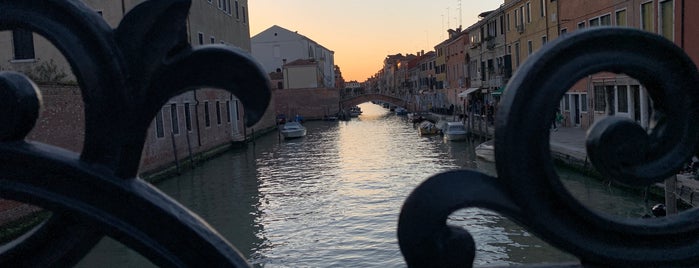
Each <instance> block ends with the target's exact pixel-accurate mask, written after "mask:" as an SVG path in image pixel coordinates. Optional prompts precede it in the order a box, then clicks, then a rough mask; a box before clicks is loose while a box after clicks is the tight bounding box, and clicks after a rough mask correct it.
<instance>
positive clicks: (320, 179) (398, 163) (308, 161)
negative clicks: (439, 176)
mask: <svg viewBox="0 0 699 268" xmlns="http://www.w3.org/2000/svg"><path fill="white" fill-rule="evenodd" d="M361 107H362V109H363V110H364V114H363V115H362V116H360V117H359V118H355V119H352V121H349V122H322V121H318V122H307V123H306V127H307V128H308V136H306V137H304V138H301V139H297V140H288V141H284V140H279V139H278V136H277V135H276V133H273V134H269V135H267V136H265V137H262V138H260V139H258V140H257V141H256V142H255V145H254V146H249V147H248V148H246V149H241V150H237V151H233V152H229V153H226V154H224V155H222V156H221V157H218V158H216V159H213V160H211V161H209V162H206V163H204V164H203V165H201V166H199V167H197V168H196V169H194V170H192V171H189V172H186V173H185V174H183V175H181V176H179V177H176V178H173V179H170V180H167V181H164V182H162V183H160V184H158V185H157V187H158V188H160V189H161V190H163V191H164V192H166V193H167V194H169V195H171V196H172V197H174V198H175V199H176V200H178V201H180V202H181V203H182V204H184V205H185V206H187V207H189V208H190V209H191V210H192V211H194V212H196V213H198V214H199V215H200V216H201V217H202V218H204V219H205V220H206V221H207V222H209V223H210V224H211V225H212V226H213V227H214V228H216V229H217V230H218V231H219V232H220V233H221V234H222V235H223V236H225V237H226V238H227V239H228V240H229V241H230V242H231V243H233V244H234V245H235V246H236V247H237V248H238V249H239V250H240V251H241V252H242V253H243V254H244V255H245V256H246V257H247V258H248V259H249V261H250V262H251V263H252V264H254V265H256V266H264V267H405V263H404V261H403V258H402V256H401V254H400V250H399V248H398V243H397V238H396V226H397V220H398V214H399V212H400V208H401V206H402V204H403V202H404V200H405V198H406V197H407V196H408V194H409V193H410V192H411V191H412V190H413V189H414V188H415V187H416V186H417V185H418V184H419V183H420V182H422V181H424V180H425V179H426V178H428V177H429V176H430V175H433V174H435V173H439V172H443V171H447V170H451V169H458V168H474V169H478V170H480V171H481V172H484V173H487V174H491V175H494V174H495V166H494V164H493V163H489V162H483V161H480V160H479V159H477V158H476V156H475V154H474V152H473V147H474V145H475V144H474V143H470V142H445V141H443V140H442V139H441V137H439V136H434V137H420V136H418V135H417V130H416V129H415V128H414V127H413V126H412V124H410V123H408V122H407V121H406V119H405V118H404V117H399V116H395V115H393V114H391V113H389V112H388V111H387V110H386V109H384V108H382V107H380V106H378V105H373V104H369V103H366V104H363V105H361ZM559 174H560V176H561V177H563V178H564V179H565V180H564V183H565V184H566V186H567V187H568V188H569V191H571V192H572V193H573V194H574V195H575V196H576V197H577V198H578V199H579V200H581V201H582V202H584V203H585V204H587V205H588V206H590V207H593V208H595V209H597V210H600V211H604V212H607V213H611V214H616V215H621V216H628V217H639V216H640V215H642V214H643V213H645V212H646V211H645V207H646V206H645V203H644V201H643V200H642V198H641V197H640V196H639V195H638V194H631V193H626V192H623V191H620V190H617V189H613V188H610V187H608V186H607V185H604V184H602V183H599V182H596V181H594V180H590V179H589V178H586V177H584V176H582V175H579V174H576V173H573V172H570V171H566V170H560V171H559ZM449 222H450V223H451V224H455V225H459V226H463V227H464V228H466V229H467V230H468V231H469V232H470V233H471V234H472V235H473V236H474V239H475V241H476V243H477V248H478V251H477V255H476V261H475V262H476V265H509V264H526V263H541V262H560V261H575V258H574V257H572V256H570V255H568V254H565V253H562V252H560V251H558V250H557V249H555V248H552V247H551V246H549V245H547V244H546V243H544V242H542V241H541V240H539V239H537V238H536V237H533V236H532V235H531V234H529V233H528V232H526V231H525V230H524V229H522V228H521V227H519V226H517V225H516V224H514V223H513V222H511V221H509V220H507V219H506V218H503V217H501V216H499V215H498V214H496V213H493V212H490V211H486V210H481V209H464V210H460V211H457V212H455V213H454V214H453V215H452V216H450V219H449ZM202 261H203V262H205V260H202ZM113 264H118V265H117V266H120V267H121V266H128V267H142V266H150V265H151V264H150V263H149V262H148V260H146V259H144V258H143V257H141V256H139V255H138V254H137V253H134V252H133V251H131V250H129V249H127V248H126V247H124V246H123V245H121V244H119V243H118V242H115V241H114V240H112V239H109V238H105V239H103V240H102V241H101V242H100V244H99V245H98V246H97V247H96V248H95V249H94V250H93V251H92V252H91V253H90V254H89V255H88V256H87V257H86V258H85V259H84V260H83V261H82V262H81V263H80V264H79V266H82V267H102V266H110V265H113Z"/></svg>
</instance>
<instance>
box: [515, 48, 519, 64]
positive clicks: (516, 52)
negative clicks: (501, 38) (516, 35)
mask: <svg viewBox="0 0 699 268" xmlns="http://www.w3.org/2000/svg"><path fill="white" fill-rule="evenodd" d="M515 66H519V42H518V43H515Z"/></svg>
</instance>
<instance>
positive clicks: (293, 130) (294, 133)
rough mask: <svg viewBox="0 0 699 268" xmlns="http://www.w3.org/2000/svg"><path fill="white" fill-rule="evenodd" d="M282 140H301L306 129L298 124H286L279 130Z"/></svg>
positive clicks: (293, 122)
mask: <svg viewBox="0 0 699 268" xmlns="http://www.w3.org/2000/svg"><path fill="white" fill-rule="evenodd" d="M279 132H280V133H281V134H282V136H284V139H293V138H301V137H303V136H306V128H305V127H304V126H303V125H301V123H299V122H295V121H292V122H286V123H285V124H284V125H282V126H281V127H280V128H279Z"/></svg>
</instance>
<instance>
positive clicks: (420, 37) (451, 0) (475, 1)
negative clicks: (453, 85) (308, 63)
mask: <svg viewBox="0 0 699 268" xmlns="http://www.w3.org/2000/svg"><path fill="white" fill-rule="evenodd" d="M503 2H504V1H502V0H461V1H460V3H461V15H460V16H459V1H458V0H432V1H410V0H249V1H248V5H249V11H248V12H249V15H250V36H251V37H252V36H255V35H256V34H258V33H260V32H261V31H264V30H266V29H267V28H269V27H271V26H272V25H279V26H281V27H283V28H286V29H288V30H291V31H298V33H299V34H302V35H305V36H306V37H308V38H310V39H312V40H313V41H316V42H318V43H319V44H321V45H323V46H324V47H326V48H328V49H330V50H332V51H334V52H335V65H338V66H340V70H341V71H342V76H343V77H344V78H345V80H346V81H350V80H357V81H359V82H363V81H364V80H366V79H367V78H369V77H370V76H372V75H374V74H375V73H376V72H377V71H378V70H379V69H381V67H382V65H383V59H384V58H385V57H386V56H387V55H389V54H397V53H403V55H405V54H408V53H413V54H415V53H416V52H418V51H420V50H425V52H428V51H431V50H434V45H436V44H438V43H440V42H441V41H444V40H445V39H446V38H447V29H448V28H452V29H453V28H456V27H458V25H459V20H461V25H463V28H466V27H468V26H470V25H472V24H473V23H475V22H476V21H478V14H479V13H481V12H483V11H488V10H493V9H496V8H498V7H499V6H500V5H501V4H502V3H503Z"/></svg>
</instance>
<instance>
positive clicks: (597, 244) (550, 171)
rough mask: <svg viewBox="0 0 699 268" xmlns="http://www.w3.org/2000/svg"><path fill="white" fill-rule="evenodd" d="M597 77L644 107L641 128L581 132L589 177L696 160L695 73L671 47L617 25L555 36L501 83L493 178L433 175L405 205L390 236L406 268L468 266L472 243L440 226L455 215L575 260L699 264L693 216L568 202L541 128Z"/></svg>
mask: <svg viewBox="0 0 699 268" xmlns="http://www.w3.org/2000/svg"><path fill="white" fill-rule="evenodd" d="M598 72H613V73H625V74H627V75H629V76H631V77H634V78H636V79H638V80H639V81H640V82H641V83H642V84H643V85H644V86H645V87H646V88H647V90H648V93H649V95H650V97H651V99H652V101H653V118H652V122H651V128H650V129H649V130H648V132H646V131H645V130H643V129H642V128H641V127H640V126H638V125H637V124H636V123H634V122H630V121H627V120H623V119H619V118H616V117H608V118H606V119H604V120H601V121H599V122H597V123H596V124H595V125H593V126H592V128H591V129H590V130H589V131H588V135H587V151H588V155H589V157H590V159H591V161H592V163H593V164H594V166H595V167H596V168H597V169H598V171H599V172H601V173H603V174H604V175H606V176H608V177H609V178H613V179H615V180H617V181H618V182H621V183H625V184H631V185H635V186H646V185H650V184H652V183H656V182H660V181H662V180H663V179H665V178H667V177H669V176H670V175H672V174H673V173H675V172H677V171H678V170H679V169H680V168H681V166H682V164H683V163H685V162H686V161H687V160H688V159H689V158H691V156H692V155H694V154H695V153H696V152H697V148H698V145H699V142H698V141H699V136H698V135H697V134H698V133H699V90H697V89H696V85H698V84H699V75H698V73H697V68H696V66H695V65H694V64H693V63H692V61H691V60H690V59H689V57H688V56H687V55H686V54H685V53H684V52H683V51H682V50H681V49H680V48H678V47H677V46H675V45H674V44H673V43H671V42H670V41H668V40H666V39H664V38H663V37H660V36H657V35H654V34H651V33H647V32H643V31H640V30H634V29H626V28H595V29H589V30H584V31H578V32H576V33H573V34H569V35H567V36H564V37H561V38H558V39H557V40H555V41H554V42H551V43H550V44H549V45H548V46H547V47H545V48H543V49H541V50H540V51H539V52H537V53H535V54H534V55H532V56H530V59H528V60H527V61H526V62H525V64H523V65H522V66H521V67H520V68H519V70H518V71H517V73H516V74H515V75H514V77H513V78H512V79H511V81H510V82H509V84H508V85H507V88H508V89H507V91H506V92H505V94H504V96H503V99H502V101H501V104H500V107H499V110H498V114H497V121H496V131H495V156H496V162H497V177H496V178H495V177H489V176H486V175H484V174H480V173H478V172H475V171H468V170H466V171H454V172H447V173H443V174H438V175H436V176H434V177H432V178H430V179H428V180H427V181H426V182H424V183H423V184H422V185H420V186H419V187H418V188H417V189H415V190H414V192H413V193H412V194H411V195H410V197H409V198H408V199H407V200H406V202H405V204H404V207H403V210H402V212H401V216H400V220H399V224H398V238H399V244H400V247H401V251H402V252H403V254H404V257H405V259H406V261H407V262H408V264H409V265H410V266H414V267H422V266H433V267H447V266H449V267H455V266H459V267H464V266H472V265H473V255H474V254H475V247H474V246H473V240H472V238H471V237H470V235H468V233H466V232H465V231H464V230H457V229H456V228H454V227H449V226H447V224H446V219H447V216H448V215H449V214H450V213H452V212H454V211H455V210H457V209H460V208H466V207H481V208H488V209H491V210H494V211H497V212H499V213H501V214H503V215H505V216H507V217H509V218H510V219H512V220H513V221H515V222H518V223H519V224H521V225H522V226H524V227H526V228H527V229H528V230H529V231H531V232H532V233H534V234H536V235H537V236H538V237H540V238H542V239H544V240H545V241H547V242H549V243H550V244H551V245H554V246H556V247H558V248H560V249H562V250H564V251H567V252H569V253H570V254H573V255H575V256H577V257H578V258H579V259H580V261H581V263H582V264H591V265H602V266H625V267H637V266H693V265H697V263H699V250H697V249H699V225H697V221H699V210H697V209H692V210H689V211H686V212H683V213H681V214H679V215H677V216H673V217H667V218H655V219H640V218H639V219H619V218H613V217H609V216H606V215H601V214H598V213H595V212H593V211H590V209H589V208H587V207H585V206H584V205H582V204H581V203H580V202H578V201H577V200H576V199H575V198H574V197H572V196H571V195H570V194H569V193H568V191H567V190H566V189H565V188H564V186H563V185H562V183H561V181H560V179H559V177H558V175H557V174H556V172H555V171H554V167H553V162H552V159H551V154H550V148H549V130H548V129H549V126H550V124H551V121H552V120H554V111H555V107H556V106H557V104H558V101H559V100H560V99H561V97H562V96H563V94H565V92H566V91H567V90H568V89H569V88H571V87H572V86H573V85H574V84H575V83H576V82H577V81H579V80H580V79H581V78H583V77H585V76H587V75H592V74H595V73H598ZM457 246H458V247H457ZM459 252H460V253H461V254H462V255H457V253H459ZM458 256H467V257H458Z"/></svg>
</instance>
